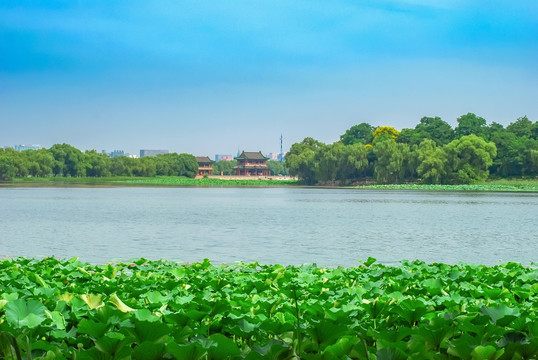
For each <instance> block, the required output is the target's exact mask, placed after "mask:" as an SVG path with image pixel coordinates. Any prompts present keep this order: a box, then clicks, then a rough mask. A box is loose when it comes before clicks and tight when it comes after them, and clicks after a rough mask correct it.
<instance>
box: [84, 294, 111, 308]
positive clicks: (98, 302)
mask: <svg viewBox="0 0 538 360" xmlns="http://www.w3.org/2000/svg"><path fill="white" fill-rule="evenodd" d="M102 297H103V296H102V295H101V294H83V295H80V298H81V299H82V300H83V301H84V302H85V303H86V305H88V307H89V308H90V310H93V309H99V308H100V307H103V306H105V303H104V302H103V300H102Z"/></svg>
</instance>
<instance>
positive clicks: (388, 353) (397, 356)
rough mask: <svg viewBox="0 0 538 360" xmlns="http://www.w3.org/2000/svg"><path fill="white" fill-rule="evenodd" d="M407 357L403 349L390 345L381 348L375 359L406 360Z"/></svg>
mask: <svg viewBox="0 0 538 360" xmlns="http://www.w3.org/2000/svg"><path fill="white" fill-rule="evenodd" d="M407 358H408V356H407V355H406V354H405V352H404V351H403V350H401V349H398V348H392V347H386V348H383V349H381V350H378V351H377V353H376V359H377V360H407Z"/></svg>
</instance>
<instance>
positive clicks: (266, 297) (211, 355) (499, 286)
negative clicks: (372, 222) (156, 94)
mask: <svg viewBox="0 0 538 360" xmlns="http://www.w3.org/2000/svg"><path fill="white" fill-rule="evenodd" d="M537 280H538V269H537V268H536V267H535V266H533V265H531V266H523V265H520V264H516V263H508V264H504V265H499V266H492V267H487V266H481V265H466V264H459V265H446V264H425V263H423V262H418V261H416V262H403V263H402V264H401V265H400V266H395V267H390V266H384V265H380V264H375V259H372V258H369V259H368V261H366V262H364V263H361V264H359V266H357V267H351V268H341V267H339V268H322V267H318V266H316V265H303V266H299V267H295V266H287V267H284V266H281V265H261V264H258V263H251V264H235V265H220V266H214V265H212V264H211V263H210V262H209V261H208V260H205V261H203V262H200V263H193V264H178V263H172V262H167V261H148V260H146V259H140V260H136V261H133V262H131V263H115V264H105V265H92V264H87V263H81V262H79V261H78V260H77V259H69V260H59V259H55V258H46V259H43V260H34V259H25V258H18V259H13V260H10V259H4V260H2V261H1V262H0V359H31V358H46V359H53V358H73V359H74V358H76V359H131V358H132V359H163V358H165V359H262V358H269V359H287V358H301V359H345V358H352V359H378V360H381V359H408V358H414V359H535V358H536V357H537V356H538V321H537V311H538V281H537Z"/></svg>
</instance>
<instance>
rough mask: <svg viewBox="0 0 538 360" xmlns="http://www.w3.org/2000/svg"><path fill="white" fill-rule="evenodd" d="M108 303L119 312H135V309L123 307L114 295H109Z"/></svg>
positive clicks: (121, 302)
mask: <svg viewBox="0 0 538 360" xmlns="http://www.w3.org/2000/svg"><path fill="white" fill-rule="evenodd" d="M108 301H109V302H110V303H111V304H112V305H114V306H115V307H116V308H117V309H118V310H119V311H121V312H130V311H136V309H133V308H132V307H129V306H127V305H125V304H124V303H123V301H121V300H120V298H119V297H118V295H116V294H115V293H114V294H112V295H110V299H109V300H108Z"/></svg>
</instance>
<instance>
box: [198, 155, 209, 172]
mask: <svg viewBox="0 0 538 360" xmlns="http://www.w3.org/2000/svg"><path fill="white" fill-rule="evenodd" d="M196 161H197V162H198V175H201V176H204V175H213V161H211V159H210V158H209V157H207V156H196Z"/></svg>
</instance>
